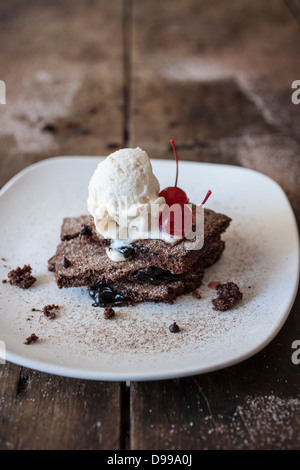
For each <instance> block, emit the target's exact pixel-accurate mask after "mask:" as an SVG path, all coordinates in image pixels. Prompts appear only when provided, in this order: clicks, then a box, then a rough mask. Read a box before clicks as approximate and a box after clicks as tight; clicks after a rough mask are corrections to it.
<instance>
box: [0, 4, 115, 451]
mask: <svg viewBox="0 0 300 470" xmlns="http://www.w3.org/2000/svg"><path fill="white" fill-rule="evenodd" d="M0 22H1V28H0V42H1V45H2V47H1V51H0V62H1V72H0V73H1V76H0V78H1V79H2V80H4V81H5V83H6V89H7V97H6V105H1V108H0V186H1V185H3V184H4V183H5V182H6V181H7V180H8V179H9V178H10V177H12V176H13V175H15V173H17V172H18V171H19V170H21V169H23V168H24V167H26V166H28V165H29V164H31V163H33V162H36V161H38V160H41V159H43V158H47V157H53V156H56V155H101V154H102V155H105V154H107V153H108V152H110V151H111V149H114V148H116V147H119V146H122V144H123V102H124V99H123V94H124V93H123V92H124V90H123V88H124V86H123V85H124V83H123V52H124V51H123V29H122V26H123V3H122V0H115V1H114V2H108V1H105V0H97V1H92V0H76V1H73V0H66V1H65V2H61V1H59V0H54V1H51V2H48V1H46V0H38V1H37V0H30V1H28V2H26V5H25V3H24V2H20V1H18V0H12V1H10V2H2V3H1V5H0ZM121 389H122V385H121V384H118V383H101V382H93V381H81V380H72V379H67V378H63V377H56V376H53V375H47V374H42V373H39V372H35V371H32V370H27V369H23V368H20V367H18V366H16V365H13V364H10V363H7V364H6V365H1V366H0V393H1V404H0V406H1V416H0V448H1V449H108V448H114V449H119V448H120V446H123V441H122V415H121V409H122V407H121Z"/></svg>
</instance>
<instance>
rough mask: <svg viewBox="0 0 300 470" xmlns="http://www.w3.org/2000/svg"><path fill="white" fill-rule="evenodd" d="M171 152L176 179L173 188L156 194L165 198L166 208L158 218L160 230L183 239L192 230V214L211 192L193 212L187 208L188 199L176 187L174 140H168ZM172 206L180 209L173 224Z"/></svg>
mask: <svg viewBox="0 0 300 470" xmlns="http://www.w3.org/2000/svg"><path fill="white" fill-rule="evenodd" d="M170 142H171V145H172V148H173V152H174V155H175V160H176V178H175V186H169V187H167V188H165V189H163V190H162V191H160V193H159V194H158V195H159V196H162V197H164V198H165V201H166V205H167V206H168V207H165V208H164V209H163V211H162V213H161V217H160V224H159V226H160V230H161V231H163V232H165V233H168V234H169V235H173V236H179V237H182V238H184V237H185V236H186V235H187V234H188V233H189V231H190V230H191V228H192V224H193V214H195V213H196V212H197V211H198V210H200V209H201V208H202V207H203V205H204V204H205V203H206V201H207V199H208V198H209V196H210V195H211V191H210V190H209V191H207V194H206V196H205V198H204V200H203V201H202V203H201V204H200V206H198V207H197V208H196V209H195V210H193V211H192V210H191V209H190V207H189V206H188V204H189V203H190V202H189V199H188V197H187V195H186V193H185V192H184V191H183V190H182V189H180V188H178V187H177V180H178V156H177V152H176V148H175V144H174V140H170ZM173 204H179V206H180V207H181V218H180V219H181V220H178V221H177V220H176V223H175V215H174V212H172V211H171V212H170V211H169V207H171V206H172V205H173ZM177 218H178V217H177Z"/></svg>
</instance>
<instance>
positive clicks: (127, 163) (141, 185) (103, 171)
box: [87, 147, 165, 239]
mask: <svg viewBox="0 0 300 470" xmlns="http://www.w3.org/2000/svg"><path fill="white" fill-rule="evenodd" d="M88 190H89V195H88V201H87V205H88V210H89V212H90V214H91V215H92V216H93V218H94V223H95V227H96V229H97V231H98V232H99V233H100V234H101V235H102V236H103V237H104V238H112V239H115V238H123V239H128V238H131V239H139V238H149V236H148V234H149V230H150V228H149V220H150V219H149V217H150V205H152V204H157V205H158V207H159V206H160V205H161V204H164V203H165V199H164V198H162V197H158V193H159V190H160V187H159V182H158V180H157V178H156V177H155V175H154V174H153V171H152V165H151V162H150V159H149V156H148V155H147V153H146V152H145V151H143V150H142V149H140V148H139V147H138V148H135V149H132V148H125V149H120V150H117V151H116V152H114V153H112V154H110V155H109V156H108V157H106V159H105V160H103V161H102V162H100V163H99V164H98V166H97V168H96V170H95V172H94V174H93V175H92V177H91V180H90V183H89V188H88ZM128 230H129V231H130V234H129V235H128ZM126 234H127V236H126Z"/></svg>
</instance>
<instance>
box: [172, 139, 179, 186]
mask: <svg viewBox="0 0 300 470" xmlns="http://www.w3.org/2000/svg"><path fill="white" fill-rule="evenodd" d="M170 142H171V145H172V148H173V152H174V155H175V160H176V178H175V188H176V187H177V180H178V155H177V152H176V147H175V143H174V140H173V139H171V140H170Z"/></svg>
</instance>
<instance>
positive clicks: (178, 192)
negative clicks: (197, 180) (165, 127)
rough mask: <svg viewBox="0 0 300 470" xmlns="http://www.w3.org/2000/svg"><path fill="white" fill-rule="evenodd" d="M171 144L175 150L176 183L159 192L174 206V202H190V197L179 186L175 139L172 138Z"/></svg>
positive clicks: (169, 204)
mask: <svg viewBox="0 0 300 470" xmlns="http://www.w3.org/2000/svg"><path fill="white" fill-rule="evenodd" d="M170 142H171V145H172V147H173V152H174V156H175V160H176V177H175V185H174V186H169V187H168V188H165V189H163V190H162V191H160V193H159V194H158V195H159V196H161V197H164V198H165V200H166V203H167V204H168V206H172V205H173V204H188V203H189V199H188V197H187V195H186V193H185V192H184V191H183V189H180V188H178V187H177V180H178V155H177V151H176V147H175V143H174V140H173V139H172V140H170Z"/></svg>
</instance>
